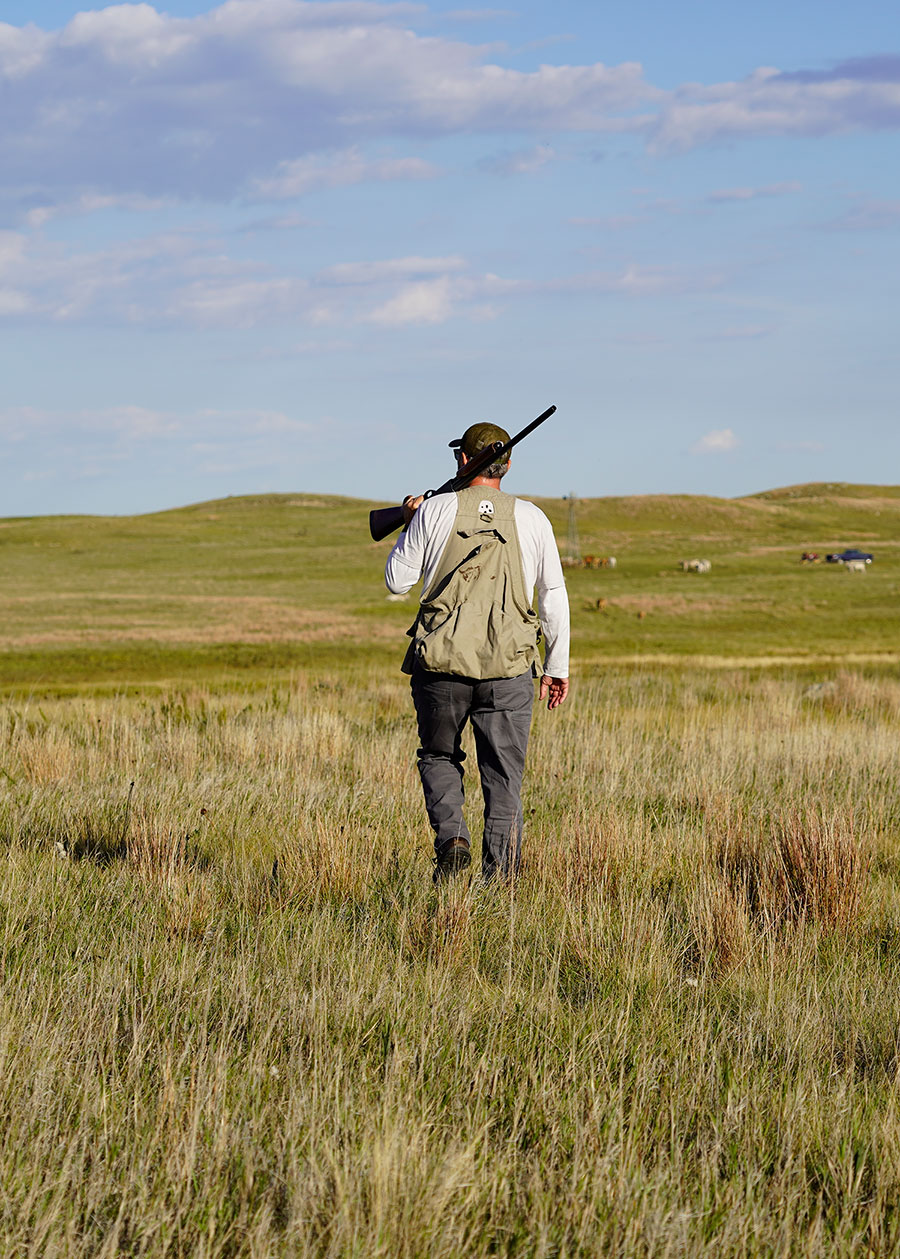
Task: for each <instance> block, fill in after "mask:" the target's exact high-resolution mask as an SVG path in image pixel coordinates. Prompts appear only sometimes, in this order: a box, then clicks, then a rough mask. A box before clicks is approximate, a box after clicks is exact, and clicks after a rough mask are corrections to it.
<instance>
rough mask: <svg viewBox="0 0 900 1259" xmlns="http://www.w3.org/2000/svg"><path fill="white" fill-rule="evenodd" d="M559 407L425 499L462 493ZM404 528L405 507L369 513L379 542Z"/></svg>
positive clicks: (548, 412) (375, 539) (482, 456)
mask: <svg viewBox="0 0 900 1259" xmlns="http://www.w3.org/2000/svg"><path fill="white" fill-rule="evenodd" d="M555 410H556V407H555V406H554V407H548V408H547V410H546V411H544V412H543V413H542V414H541V415H539V416H538V417H537V419H536V420H532V421H531V423H530V424H527V425H526V426H525V428H523V429H522V431H521V433H516V435H515V437H512V438H510V440H509V441H508V442H506V444H505V445H501V443H500V442H494V445H493V446H492V447H491V448H490V449H489V450H485V451H483V452H482V453H481V455H479V456H478V457H477V458H476V459H474V460H473V461H472V462H471V463H470V464H468V465H467V468H468V472H466V471H465V470H462V471H460V472H458V473H457V475H456V476H455V477H452V478H451V480H449V481H445V482H444V484H443V485H442V486H441V487H440V489H437V490H429V491H428V493H427V494H426V495H425V497H426V498H431V497H432V495H434V494H441V493H443V492H444V491H445V490H461V489H463V488H464V487H465V486H466V485H468V483H469V481H470V480H472V478H473V477H476V476H478V475H479V474H480V473H481V472H482V471H483V470H484V469H485V468H488V467H490V465H491V464H492V463H494V462H496V461H497V460H499V459H502V457H503V456H504V455H505V454H508V453H509V451H510V450H512V448H513V446H517V445H518V444H519V442H520V441H521V440H522V438H523V437H527V436H528V434H529V433H533V432H534V430H535V429H536V428H537V426H538V425H539V424H543V422H544V420H548V419H549V418H550V416H551V415H552V414H553V412H554V411H555ZM402 528H403V508H402V507H376V508H375V510H374V511H370V512H369V533H371V535H372V538H373V539H374V541H375V542H381V541H382V539H384V538H386V537H388V536H389V535H390V534H392V533H396V532H397V530H398V529H402Z"/></svg>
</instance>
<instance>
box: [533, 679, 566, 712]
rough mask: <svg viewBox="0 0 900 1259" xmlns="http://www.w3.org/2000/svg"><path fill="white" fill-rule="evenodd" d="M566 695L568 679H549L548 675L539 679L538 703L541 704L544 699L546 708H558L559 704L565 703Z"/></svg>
mask: <svg viewBox="0 0 900 1259" xmlns="http://www.w3.org/2000/svg"><path fill="white" fill-rule="evenodd" d="M568 693H569V679H568V678H551V676H550V674H549V673H545V674H544V676H543V677H542V678H541V690H540V694H539V695H538V703H539V704H540V703H543V701H544V699H546V700H547V707H548V708H551V709H552V708H559V706H560V704H564V703H565V701H566V696H567V695H568Z"/></svg>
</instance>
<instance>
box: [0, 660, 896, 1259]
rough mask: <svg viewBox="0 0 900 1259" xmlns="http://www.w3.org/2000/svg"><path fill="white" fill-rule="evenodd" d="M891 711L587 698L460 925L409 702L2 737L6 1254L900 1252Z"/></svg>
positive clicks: (211, 713) (28, 714)
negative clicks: (434, 862) (439, 868)
mask: <svg viewBox="0 0 900 1259" xmlns="http://www.w3.org/2000/svg"><path fill="white" fill-rule="evenodd" d="M898 714H900V684H898V683H897V682H896V681H892V680H889V679H882V680H871V679H865V678H861V677H854V676H852V675H848V676H846V677H843V678H840V679H837V680H836V681H835V684H834V685H833V686H830V687H827V688H824V689H818V690H812V691H810V690H809V688H807V689H806V690H804V687H803V686H802V685H801V684H800V683H798V682H796V681H793V680H791V679H790V678H781V679H769V680H760V679H759V678H758V677H756V678H754V677H753V676H743V675H740V674H735V675H733V676H720V677H717V678H715V679H713V680H708V679H707V678H704V677H698V678H691V677H686V676H680V675H677V674H672V673H665V674H663V673H660V674H653V673H635V674H631V675H626V674H620V675H613V674H610V675H608V676H606V677H604V678H602V679H601V678H598V679H596V680H595V681H592V682H590V683H582V684H580V685H579V686H578V687H577V689H576V691H575V693H574V697H573V702H572V704H571V706H567V707H566V708H564V709H563V710H561V712H560V713H558V714H554V715H548V714H546V713H540V714H537V715H536V717H535V725H534V735H533V744H532V753H531V759H530V774H529V779H528V783H527V788H526V813H527V832H526V841H525V862H524V867H523V873H522V877H521V879H520V880H519V881H518V883H517V884H515V885H514V886H512V887H509V886H497V887H491V888H489V889H480V888H479V887H478V886H477V884H475V883H468V882H459V883H457V884H455V885H453V886H452V887H451V888H450V889H449V890H447V891H435V890H434V889H433V888H432V886H431V883H430V877H429V875H430V867H429V856H430V852H429V849H430V844H429V838H428V836H427V834H426V828H425V826H424V816H423V810H422V806H421V802H420V799H419V788H418V781H417V778H416V774H415V768H414V763H413V751H414V746H415V736H414V730H413V726H412V722H411V718H410V712H409V705H408V698H407V695H406V693H405V690H404V687H403V683H402V681H400V680H397V681H396V682H395V680H394V679H393V678H389V679H384V678H373V677H366V676H364V675H362V676H355V677H354V676H351V675H350V674H349V673H348V674H346V675H344V676H340V675H336V676H334V677H331V678H326V679H320V680H319V681H318V682H316V681H312V680H309V679H299V680H297V681H295V683H294V684H293V685H291V686H287V685H284V686H279V687H275V688H274V689H271V690H269V691H265V692H264V691H256V692H252V691H248V692H247V693H245V694H236V693H233V692H232V693H225V692H222V693H209V692H204V691H192V692H186V693H177V692H172V693H169V694H165V695H159V696H154V697H150V696H148V697H146V698H143V699H134V698H132V699H125V698H123V699H121V700H80V699H73V700H69V701H57V702H52V703H42V704H41V705H37V704H24V703H23V704H20V705H18V706H16V707H14V708H7V709H6V710H5V711H4V713H3V715H2V718H0V782H2V787H0V839H2V854H3V855H2V856H0V861H2V871H3V873H2V879H0V910H2V924H0V930H2V935H0V976H2V985H0V1064H2V1070H0V1108H2V1114H3V1124H2V1128H0V1253H3V1254H4V1255H10V1256H20V1255H21V1256H30V1255H67V1256H68V1255H71V1256H85V1257H87V1256H113V1255H148V1256H149V1255H153V1256H156V1255H166V1256H188V1255H190V1256H209V1257H210V1259H212V1257H213V1256H216V1257H219V1256H223V1257H224V1256H278V1255H283V1256H288V1255H317V1256H318V1255H320V1256H335V1257H336V1256H345V1255H356V1256H384V1257H385V1259H387V1257H388V1256H390V1257H392V1259H393V1257H394V1256H410V1257H413V1256H424V1255H429V1256H451V1255H452V1256H458V1255H461V1254H465V1255H472V1256H482V1255H483V1256H488V1255H529V1256H531V1255H535V1256H575V1255H595V1254H603V1253H609V1254H629V1255H631V1254H635V1255H640V1254H647V1255H650V1254H653V1255H684V1254H688V1255H691V1254H715V1255H744V1254H767V1255H768V1254H784V1255H794V1254H796V1255H825V1254H829V1255H830V1254H874V1255H881V1254H883V1255H888V1254H892V1253H895V1252H896V1250H897V1248H898V1247H900V1217H898V1207H897V1202H898V1200H900V1198H898V1192H900V1115H898V1100H897V1099H898V1088H897V1079H898V1064H900V1031H898V1028H900V985H898V978H900V899H898V852H897V838H898V827H900V786H898V779H897V716H898ZM132 781H133V782H134V783H135V787H134V791H133V795H132V796H131V798H130V802H129V784H130V783H131V782H132ZM471 806H472V809H473V810H476V811H477V807H478V792H477V790H474V789H473V791H472V800H471Z"/></svg>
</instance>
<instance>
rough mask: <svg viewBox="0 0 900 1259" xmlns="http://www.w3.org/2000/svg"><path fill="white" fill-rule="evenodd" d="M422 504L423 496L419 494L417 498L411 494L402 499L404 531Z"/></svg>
mask: <svg viewBox="0 0 900 1259" xmlns="http://www.w3.org/2000/svg"><path fill="white" fill-rule="evenodd" d="M424 502H425V495H424V494H419V495H418V497H414V496H413V495H412V494H407V496H406V498H404V500H403V528H404V529H408V528H409V522H410V521H411V520H412V518H413V516H414V515H415V514H416V512H417V511H418V510H419V508H420V507H421V506H422V504H423V503H424ZM395 527H396V526H395Z"/></svg>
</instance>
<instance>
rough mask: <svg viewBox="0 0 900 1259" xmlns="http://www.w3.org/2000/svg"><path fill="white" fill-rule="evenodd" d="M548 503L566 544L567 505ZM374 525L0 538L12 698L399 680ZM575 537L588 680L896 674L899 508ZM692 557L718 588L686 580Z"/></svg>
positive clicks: (728, 513)
mask: <svg viewBox="0 0 900 1259" xmlns="http://www.w3.org/2000/svg"><path fill="white" fill-rule="evenodd" d="M538 501H540V502H541V505H542V506H543V507H544V508H545V510H546V511H547V512H548V514H549V515H550V517H551V519H552V520H553V522H554V525H555V527H556V529H557V533H558V535H559V536H560V538H561V539H565V537H566V532H567V512H568V505H567V504H566V503H564V502H562V501H561V500H552V501H550V500H546V501H545V500H538ZM368 506H369V505H368V504H365V503H360V502H357V501H354V500H352V499H337V498H324V497H317V496H311V495H268V496H263V497H248V498H237V499H227V500H224V501H221V502H215V503H204V504H200V505H198V506H196V507H189V508H183V509H181V510H178V511H170V512H163V513H160V514H157V515H151V516H142V517H133V518H100V517H83V518H79V517H50V518H44V519H34V520H31V519H26V520H6V521H2V522H0V565H2V571H3V574H4V591H5V596H6V597H5V599H4V601H3V605H2V608H0V685H3V684H5V685H7V686H12V687H17V688H19V690H20V691H21V690H25V691H28V692H30V691H33V690H41V691H43V690H45V689H48V688H49V689H50V690H52V689H53V688H54V687H57V688H58V687H64V686H73V685H78V684H84V685H88V686H90V685H100V686H103V685H106V686H109V685H113V686H119V687H121V686H126V685H128V684H132V683H140V682H141V681H142V680H147V681H156V682H167V681H177V680H178V679H180V678H185V677H192V678H195V679H197V680H198V681H199V680H204V681H212V680H214V679H219V680H221V681H223V682H225V681H229V680H230V681H234V680H240V679H241V678H246V677H248V676H255V677H257V678H260V679H263V680H265V679H266V678H269V677H274V676H277V675H279V674H280V673H282V672H283V671H284V670H285V669H307V668H315V667H316V663H317V662H322V663H323V664H324V665H325V666H328V667H331V666H333V665H338V664H339V663H340V662H341V661H342V660H343V659H344V658H345V657H347V656H349V657H351V658H352V659H354V660H356V661H366V660H368V661H369V662H370V664H371V665H372V667H382V668H386V669H389V668H393V667H394V666H395V662H396V661H397V660H398V659H399V657H400V655H401V654H402V642H403V632H404V631H405V629H406V627H407V626H408V624H409V622H410V620H411V619H412V611H411V607H412V604H411V603H410V604H392V603H389V602H387V601H386V598H385V591H384V587H383V584H382V577H381V572H382V567H383V563H384V559H385V557H386V555H387V551H388V549H389V547H390V542H389V541H387V542H384V543H372V542H371V541H370V539H369V537H368V532H367V528H366V514H367V510H368ZM578 522H579V531H580V536H581V544H582V551H583V552H584V553H586V554H587V553H594V554H601V555H608V554H613V555H615V556H616V558H617V560H618V567H617V568H616V569H615V570H585V569H570V570H569V571H568V573H567V580H568V583H569V589H570V596H571V604H572V609H573V620H574V631H575V632H574V654H575V661H576V666H577V665H578V663H579V662H581V664H582V665H583V666H588V665H590V664H603V663H604V662H620V663H625V662H628V661H629V660H631V659H632V658H635V657H641V658H644V659H646V658H648V657H656V658H657V659H659V658H665V657H669V656H674V657H678V658H681V657H686V656H693V657H696V656H700V657H716V658H724V659H725V660H726V662H727V661H728V660H734V659H742V658H745V657H755V658H759V659H760V660H762V659H763V658H765V657H773V656H774V657H780V656H788V657H791V658H796V657H802V658H804V659H805V660H806V661H807V662H808V663H809V665H810V666H811V667H814V666H815V665H816V662H817V661H822V660H824V662H825V663H826V664H829V665H830V664H833V663H834V659H835V658H840V657H842V656H843V655H844V654H846V653H850V654H851V656H852V657H853V658H855V659H856V660H857V662H858V663H872V661H871V660H870V659H869V658H871V657H875V658H877V657H879V656H881V657H884V656H887V657H888V658H889V660H893V659H896V655H895V653H896V652H897V636H896V625H895V622H896V612H895V609H896V606H897V596H898V593H900V495H898V491H897V490H895V489H892V488H890V487H888V488H883V487H861V486H807V487H796V488H794V489H792V490H784V491H773V492H772V493H770V494H766V495H759V496H756V497H754V498H749V499H740V500H723V499H704V498H688V497H684V496H654V497H649V498H634V499H596V500H585V501H583V502H581V503H579V504H578ZM852 544H862V545H865V546H866V547H868V548H871V549H873V550H874V551H875V552H876V561H875V563H874V564H873V565H872V566H871V568H870V569H869V571H867V572H866V573H865V574H864V575H853V574H848V573H846V572H844V571H843V569H842V568H841V567H839V566H832V565H824V564H822V565H817V566H814V567H810V568H807V567H803V566H801V565H800V563H799V557H800V553H801V551H803V550H818V551H820V552H824V551H826V550H832V549H839V548H840V549H842V548H843V547H844V546H846V545H852ZM695 555H699V556H700V557H702V558H709V559H710V560H711V561H712V565H713V568H712V572H711V573H709V574H703V575H695V574H685V573H681V572H679V571H678V563H679V561H680V560H681V559H682V558H691V557H693V556H695ZM598 600H605V601H606V602H605V607H604V608H603V610H602V611H598V610H597V603H598Z"/></svg>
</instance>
